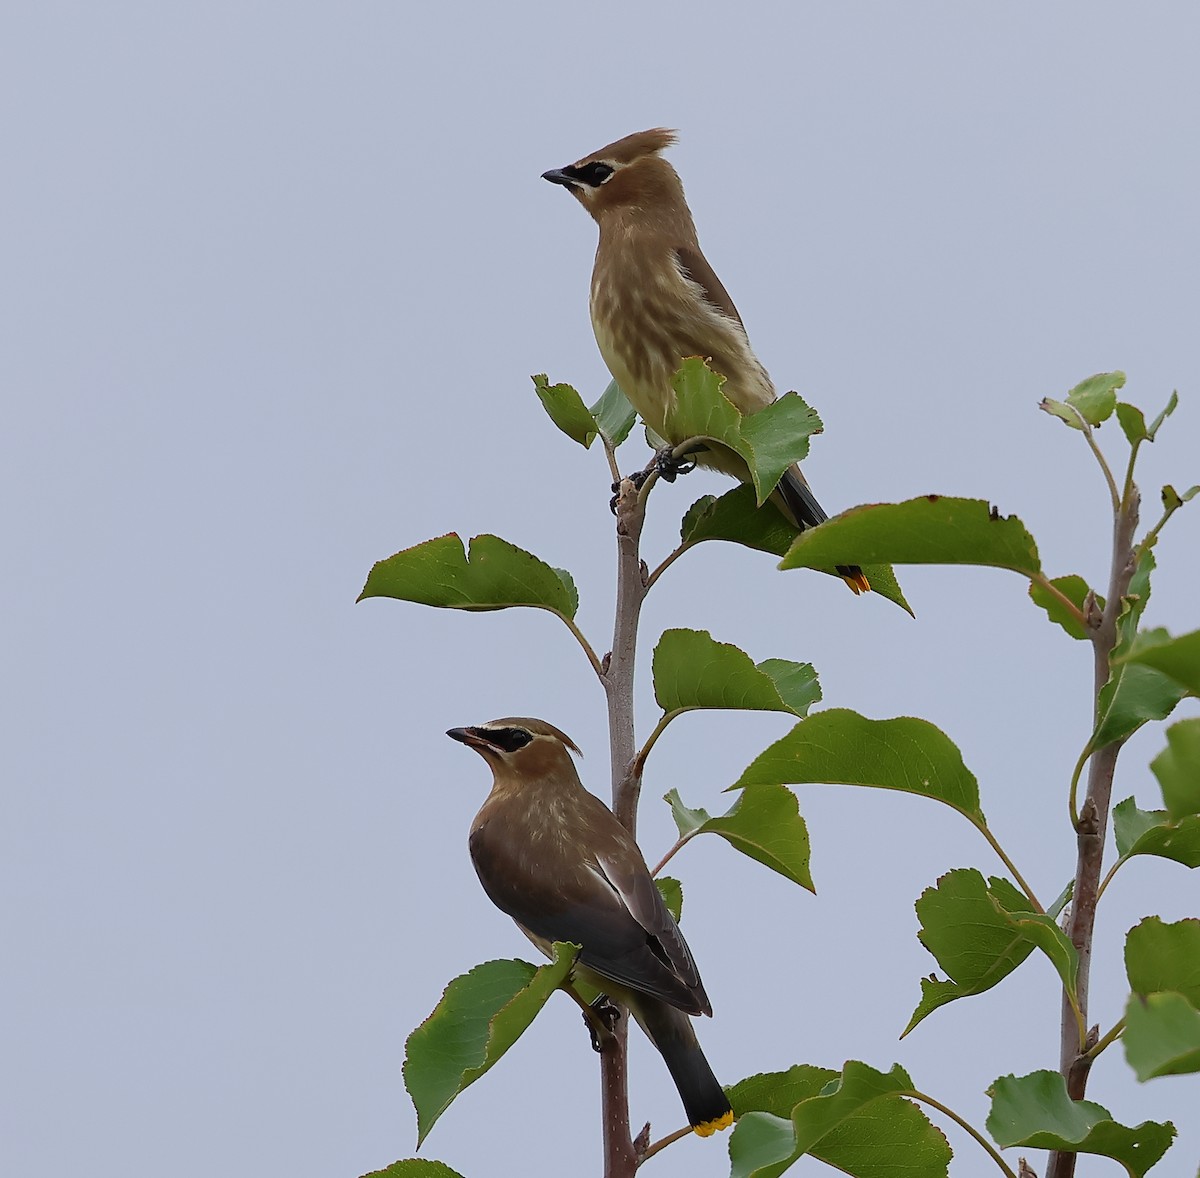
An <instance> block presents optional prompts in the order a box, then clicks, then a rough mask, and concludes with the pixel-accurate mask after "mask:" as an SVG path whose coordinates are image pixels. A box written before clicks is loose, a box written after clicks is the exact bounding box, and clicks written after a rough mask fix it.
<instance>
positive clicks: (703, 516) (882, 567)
mask: <svg viewBox="0 0 1200 1178" xmlns="http://www.w3.org/2000/svg"><path fill="white" fill-rule="evenodd" d="M822 526H823V525H822ZM679 531H680V538H681V539H682V541H683V547H684V548H690V547H692V546H693V545H695V544H700V543H702V542H703V541H704V540H727V541H730V542H731V543H734V544H741V545H744V546H745V547H746V548H753V549H755V550H756V551H758V552H769V553H771V554H772V555H774V556H782V555H783V554H784V553H785V552H787V550H788V549H789V548H790V547H791V544H792V541H793V540H795V538H796V537H797V536H798V535H800V532H799V531H798V530H797V529H796V528H795V527H793V525H792V524H791V522H790V521H789V520H788V519H787V518H786V517H785V516H784V515H783V513H782V512H781V511H780V510H779V508H777V507H776V506H775V504H774V503H771V502H770V501H768V502H766V503H764V504H763V505H762V507H758V506H757V505H756V501H755V498H754V488H753V487H751V486H749V485H747V484H742V486H740V487H735V488H734V490H732V491H727V492H726V493H725V494H724V495H722V496H721V497H720V498H719V499H717V498H714V497H713V496H712V495H705V496H704V497H703V498H701V499H697V500H696V502H695V503H693V504H692V505H691V507H689V508H688V511H687V514H686V515H685V516H684V517H683V526H682V527H681V528H680V530H679ZM862 570H863V572H864V573H865V574H866V576H867V580H868V581H870V582H871V591H872V592H873V593H876V594H878V595H879V596H880V597H884V598H886V599H887V600H888V601H892V602H894V603H895V604H896V605H898V606H899V607H900V608H901V609H902V610H904V611H905V612H906V613H909V614H912V612H913V611H912V608H911V606H909V604H908V602H907V601H906V600H905V598H904V594H903V592H902V591H901V589H900V585H899V583H898V582H897V580H896V574H895V573H894V572H893V571H892V568H891V566H890V565H886V564H865V565H863V566H862ZM820 571H821V572H823V573H828V574H829V575H830V576H833V577H836V576H838V573H837V571H836V570H835V569H834V568H833V566H832V565H831V566H830V567H829V568H827V569H821V570H820Z"/></svg>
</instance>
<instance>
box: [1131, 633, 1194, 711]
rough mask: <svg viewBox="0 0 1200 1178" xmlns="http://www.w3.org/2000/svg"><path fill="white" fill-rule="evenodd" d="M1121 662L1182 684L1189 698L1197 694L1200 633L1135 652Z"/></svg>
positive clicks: (1144, 647) (1186, 635)
mask: <svg viewBox="0 0 1200 1178" xmlns="http://www.w3.org/2000/svg"><path fill="white" fill-rule="evenodd" d="M1125 661H1126V662H1128V663H1140V664H1141V665H1142V666H1146V667H1153V668H1154V669H1155V670H1156V671H1161V672H1162V673H1163V674H1164V675H1169V676H1170V677H1171V678H1172V679H1174V680H1175V681H1176V682H1177V683H1182V684H1183V685H1184V687H1186V688H1187V689H1188V691H1189V692H1190V693H1191V694H1192V695H1200V630H1193V631H1192V632H1191V633H1190V634H1181V635H1180V636H1179V637H1178V638H1172V639H1170V640H1168V641H1166V642H1161V643H1159V644H1157V645H1155V646H1143V647H1140V648H1138V649H1135V650H1133V651H1131V652H1130V653H1129V654H1128V655H1126V656H1125Z"/></svg>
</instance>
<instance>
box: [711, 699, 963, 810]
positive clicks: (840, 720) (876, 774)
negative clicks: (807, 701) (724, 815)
mask: <svg viewBox="0 0 1200 1178" xmlns="http://www.w3.org/2000/svg"><path fill="white" fill-rule="evenodd" d="M814 782H825V783H827V784H829V785H870V786H876V787H878V788H880V789H898V790H902V791H903V792H905V793H911V794H917V795H919V796H921V797H927V798H933V799H934V800H935V801H939V802H945V804H946V805H948V806H951V807H953V808H954V809H955V810H957V811H958V812H959V813H960V814H963V815H965V816H966V817H967V818H969V819H970V820H971V822H972V823H974V824H975V825H976V826H983V825H985V820H984V817H983V811H982V810H981V809H980V807H979V783H978V782H977V781H976V780H975V776H974V774H972V773H971V771H970V770H969V769H968V768H967V767H966V766H965V765H964V764H963V759H962V754H961V753H960V752H959V751H958V749H957V748H956V747H955V746H954V744H953V742H952V741H951V740H950V738H949V737H948V736H947V735H946V734H945V733H944V732H942V731H940V730H939V729H937V728H935V727H934V726H933V725H932V724H930V723H928V722H927V721H925V720H917V719H914V718H913V717H911V716H901V717H899V718H897V719H895V720H868V719H867V718H866V717H865V716H860V715H859V714H858V713H857V712H852V711H849V710H848V709H846V708H832V709H830V710H829V711H825V712H818V713H817V714H816V715H814V716H809V717H808V718H807V719H804V720H801V721H800V723H799V724H797V725H796V726H795V727H794V728H793V729H792V730H791V732H789V733H788V734H787V735H786V736H785V737H783V739H781V740H777V741H776V742H775V743H774V744H773V745H771V746H770V747H769V748H767V749H766V750H765V751H763V752H762V753H760V754H759V755H758V757H756V758H755V759H754V761H753V762H752V763H751V764H750V766H749V767H748V768H747V769H746V771H745V772H744V773H743V774H742V776H741V777H740V778H739V779H738V781H737V782H736V783H735V784H734V785H732V786H731V787H730V788H731V789H738V788H743V787H745V786H749V785H763V784H769V785H805V784H811V783H814Z"/></svg>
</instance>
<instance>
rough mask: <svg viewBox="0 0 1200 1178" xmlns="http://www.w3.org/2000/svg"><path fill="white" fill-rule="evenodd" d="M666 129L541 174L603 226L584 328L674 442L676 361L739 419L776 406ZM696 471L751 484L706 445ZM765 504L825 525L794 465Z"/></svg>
mask: <svg viewBox="0 0 1200 1178" xmlns="http://www.w3.org/2000/svg"><path fill="white" fill-rule="evenodd" d="M674 142H675V132H674V131H668V130H666V129H665V128H662V127H656V128H654V129H653V130H650V131H638V132H636V133H635V134H633V135H626V136H625V138H624V139H618V140H617V141H616V142H615V143H610V144H608V146H607V147H602V148H600V150H599V151H594V152H592V153H591V154H590V155H586V156H584V157H583V158H582V159H579V160H576V161H575V163H573V164H568V165H567V166H566V167H564V168H552V169H551V170H550V171H549V172H543V173H542V179H543V180H549V181H550V182H551V183H552V184H561V185H562V186H563V187H564V188H566V189H567V191H568V192H570V193H571V195H572V196H574V197H575V198H576V200H578V201H579V203H580V204H581V205H583V207H584V208H585V209H587V211H588V212H589V213H590V214H591V216H592V218H593V219H594V220H595V221H596V223H597V224H598V225H599V226H600V244H599V246H598V247H597V249H596V262H595V265H594V267H593V268H592V293H591V304H590V306H591V315H592V329H593V331H595V333H596V343H597V344H598V345H599V347H600V354H601V355H602V356H603V357H604V363H605V364H607V365H608V370H609V372H611V373H612V377H613V379H614V380H615V381H616V382H617V384H618V385H619V386H620V387H621V390H622V391H623V392H624V394H625V395H626V397H628V398H629V402H630V404H631V405H632V406H633V407H634V409H636V410H637V411H638V413H639V414H641V416H642V419H643V420H644V421H645V422H646V424H647V425H648V426H649V427H650V428H651V429H652V430H653V431H654V432H655V433H656V434H658V435H659V436H660V437H662V438H665V439H666V440H667V441H668V442H671V443H672V444H673V445H678V444H679V443H681V442H684V441H686V440H687V439H686V438H681V437H672V436H671V430H670V429H669V428H668V425H667V411H668V408H669V407H670V404H671V401H672V398H673V397H674V392H673V390H672V388H671V378H672V377H673V376H674V375H675V373H676V372H677V371H678V369H679V367H680V365H681V364H682V363H683V360H684V358H685V357H688V356H703V357H706V358H707V359H708V361H709V364H710V366H711V367H712V369H713V371H715V372H717V373H719V374H720V375H721V376H723V377H724V378H725V386H724V390H723V391H724V393H725V396H726V397H728V398H729V400H730V402H731V403H732V404H733V405H734V406H736V408H737V409H739V410H740V411H741V412H742V413H743V414H747V415H749V414H751V413H756V412H757V411H758V410H760V409H763V408H765V407H766V406H767V405H769V404H771V402H772V401H774V400H775V386H774V385H773V384H772V383H771V378H770V376H768V375H767V370H766V369H765V368H764V367H763V366H762V364H761V363H760V362H759V359H758V357H757V356H755V354H754V351H753V349H752V348H751V347H750V339H749V337H748V336H747V335H746V328H745V326H744V325H743V324H742V317H741V315H739V314H738V310H737V307H735V306H734V305H733V300H732V299H731V298H730V297H729V292H728V291H726V289H725V287H724V286H722V285H721V280H720V279H719V278H718V277H717V276H716V274H715V272H714V271H713V268H712V267H711V266H710V265H709V264H708V260H707V259H706V258H705V256H704V254H703V253H701V251H700V242H699V239H698V238H697V236H696V225H695V223H694V222H693V220H692V212H691V210H690V209H689V208H688V206H687V201H686V200H685V199H684V195H683V184H682V183H681V181H680V179H679V174H678V173H677V172H676V171H675V169H674V168H673V167H672V166H671V165H670V164H669V163H668V162H667V161H666V160H665V159H664V158H663V156H662V152H663V150H664V149H665V148H667V147H670V146H671V144H673V143H674ZM697 461H699V462H700V463H701V464H702V465H704V466H708V467H712V468H714V469H716V470H721V471H724V472H725V473H726V474H730V475H733V476H734V477H735V478H739V479H741V480H742V481H743V482H749V481H750V472H749V470H748V469H747V468H746V464H745V463H744V462H743V461H742V459H741V458H739V457H738V456H737V455H736V454H734V453H733V452H732V451H729V450H725V449H721V450H720V451H716V450H713V449H709V450H708V451H706V452H705V453H703V454H701V455H698V456H697ZM772 499H773V501H774V502H775V503H776V504H777V505H778V506H779V507H780V509H781V510H782V511H783V513H784V514H785V515H786V516H787V517H788V518H789V519H790V520H791V521H792V523H793V524H795V526H796V527H797V528H800V529H804V528H811V527H815V526H816V525H817V524H819V523H821V522H822V521H823V520H825V519H827V518H828V517H827V516H826V514H825V511H824V510H823V509H822V507H821V505H820V504H819V503H818V502H817V500H816V499H815V498H814V496H813V493H812V491H811V490H809V487H808V483H807V481H806V480H805V478H804V476H803V475H802V474H801V473H800V468H799V467H798V466H792V467H790V468H789V469H788V470H787V471H785V472H784V475H783V478H782V479H781V480H780V482H779V486H778V487H777V488H776V492H775V494H774V495H773V496H772ZM837 571H838V573H839V574H840V575H841V576H842V578H843V579H844V580H845V582H846V584H847V585H849V586H850V588H851V589H852V590H853V591H854V592H855V593H862V592H865V591H867V590H869V589H870V588H871V586H870V583H869V582H868V581H867V578H866V577H865V576H864V575H863V571H862V569H860V568H858V567H857V566H850V565H846V566H840V567H839V568H838V570H837Z"/></svg>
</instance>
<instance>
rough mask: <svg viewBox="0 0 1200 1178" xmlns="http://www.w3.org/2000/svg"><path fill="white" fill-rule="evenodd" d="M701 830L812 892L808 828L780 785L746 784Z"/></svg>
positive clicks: (789, 793) (791, 796) (793, 800)
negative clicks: (717, 835) (734, 800)
mask: <svg viewBox="0 0 1200 1178" xmlns="http://www.w3.org/2000/svg"><path fill="white" fill-rule="evenodd" d="M704 831H711V832H712V833H713V834H719V835H720V836H721V837H722V838H723V839H725V840H726V842H728V843H729V845H730V846H732V847H735V848H736V849H737V850H739V851H741V852H742V854H743V855H748V856H749V857H750V858H751V859H757V860H758V862H759V863H761V864H763V866H765V867H769V868H770V869H771V870H772V871H776V872H778V873H779V874H780V875H782V876H783V877H784V878H785V879H790V880H791V881H792V882H793V883H798V884H799V885H800V886H801V887H802V888H807V889H808V890H809V891H810V892H815V891H816V888H814V887H813V881H812V875H811V874H810V873H809V865H808V857H809V841H808V827H807V826H806V825H805V823H804V819H803V818H801V817H800V803H799V802H798V801H797V800H796V795H795V794H794V793H792V791H791V790H790V789H784V788H783V786H781V785H754V786H747V787H746V788H745V789H744V790H743V791H742V794H741V797H739V798H738V800H737V801H736V802H735V803H734V805H733V807H732V809H730V811H729V812H728V813H727V814H724V815H722V816H721V817H719V818H710V819H709V820H708V821H707V822H706V823H705V824H704ZM701 833H703V831H702V832H701Z"/></svg>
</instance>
